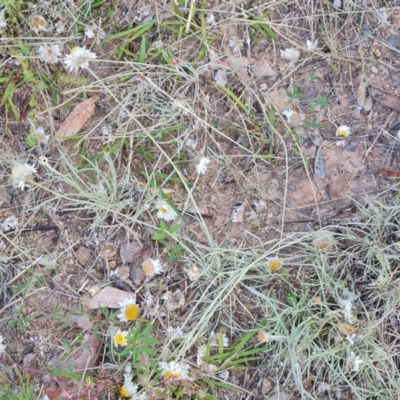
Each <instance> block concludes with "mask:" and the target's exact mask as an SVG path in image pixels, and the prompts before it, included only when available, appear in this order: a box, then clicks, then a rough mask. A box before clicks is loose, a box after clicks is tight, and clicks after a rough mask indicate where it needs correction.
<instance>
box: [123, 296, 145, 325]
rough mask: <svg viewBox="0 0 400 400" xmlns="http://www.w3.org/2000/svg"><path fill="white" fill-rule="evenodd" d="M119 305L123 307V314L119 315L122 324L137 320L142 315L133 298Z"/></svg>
mask: <svg viewBox="0 0 400 400" xmlns="http://www.w3.org/2000/svg"><path fill="white" fill-rule="evenodd" d="M119 304H120V306H121V312H120V313H119V315H118V318H119V320H120V321H121V322H129V321H134V320H135V319H137V317H138V316H139V314H140V308H139V306H138V305H137V304H136V301H135V299H134V298H133V297H131V298H130V299H125V300H124V301H122V302H120V303H119Z"/></svg>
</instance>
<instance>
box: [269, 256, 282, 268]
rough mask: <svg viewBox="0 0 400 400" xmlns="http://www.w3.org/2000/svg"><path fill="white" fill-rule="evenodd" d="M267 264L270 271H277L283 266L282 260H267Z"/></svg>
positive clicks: (272, 258)
mask: <svg viewBox="0 0 400 400" xmlns="http://www.w3.org/2000/svg"><path fill="white" fill-rule="evenodd" d="M267 262H268V267H269V268H270V269H271V271H279V270H280V269H281V268H282V266H283V260H282V259H281V258H274V257H271V258H267Z"/></svg>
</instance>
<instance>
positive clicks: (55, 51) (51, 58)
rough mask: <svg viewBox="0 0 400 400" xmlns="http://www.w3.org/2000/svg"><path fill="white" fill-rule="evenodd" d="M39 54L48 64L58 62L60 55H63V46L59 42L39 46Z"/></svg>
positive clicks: (41, 59)
mask: <svg viewBox="0 0 400 400" xmlns="http://www.w3.org/2000/svg"><path fill="white" fill-rule="evenodd" d="M38 54H39V59H40V61H42V62H44V63H47V64H56V63H58V61H59V57H61V56H62V53H61V48H60V46H59V45H58V44H52V45H42V46H39V48H38Z"/></svg>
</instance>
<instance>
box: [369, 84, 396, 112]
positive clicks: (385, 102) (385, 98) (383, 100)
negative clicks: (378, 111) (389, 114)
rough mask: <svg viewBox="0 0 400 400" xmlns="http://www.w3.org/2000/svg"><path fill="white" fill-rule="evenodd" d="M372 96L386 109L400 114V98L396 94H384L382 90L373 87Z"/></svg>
mask: <svg viewBox="0 0 400 400" xmlns="http://www.w3.org/2000/svg"><path fill="white" fill-rule="evenodd" d="M371 96H372V98H373V99H374V100H375V101H376V102H377V103H379V104H381V105H382V106H384V107H387V108H391V109H392V110H394V111H397V112H400V97H399V96H395V95H394V94H390V93H386V92H382V91H381V90H379V89H377V88H375V87H371Z"/></svg>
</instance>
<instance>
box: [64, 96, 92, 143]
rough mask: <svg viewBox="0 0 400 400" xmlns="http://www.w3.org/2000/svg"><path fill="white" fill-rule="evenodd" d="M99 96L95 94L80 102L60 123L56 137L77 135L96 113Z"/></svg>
mask: <svg viewBox="0 0 400 400" xmlns="http://www.w3.org/2000/svg"><path fill="white" fill-rule="evenodd" d="M98 98H99V96H93V97H91V98H90V99H86V100H84V101H82V103H80V104H78V105H77V106H76V107H75V108H74V109H73V110H72V111H71V113H70V114H69V115H68V117H67V118H65V120H64V122H63V123H62V124H61V125H60V127H59V128H58V130H57V132H56V137H57V138H63V137H66V136H72V135H76V134H77V133H78V132H79V131H80V130H81V129H82V127H83V126H84V125H85V124H86V122H87V121H88V120H89V118H90V117H91V116H92V115H93V114H94V111H95V109H96V101H97V99H98Z"/></svg>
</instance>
